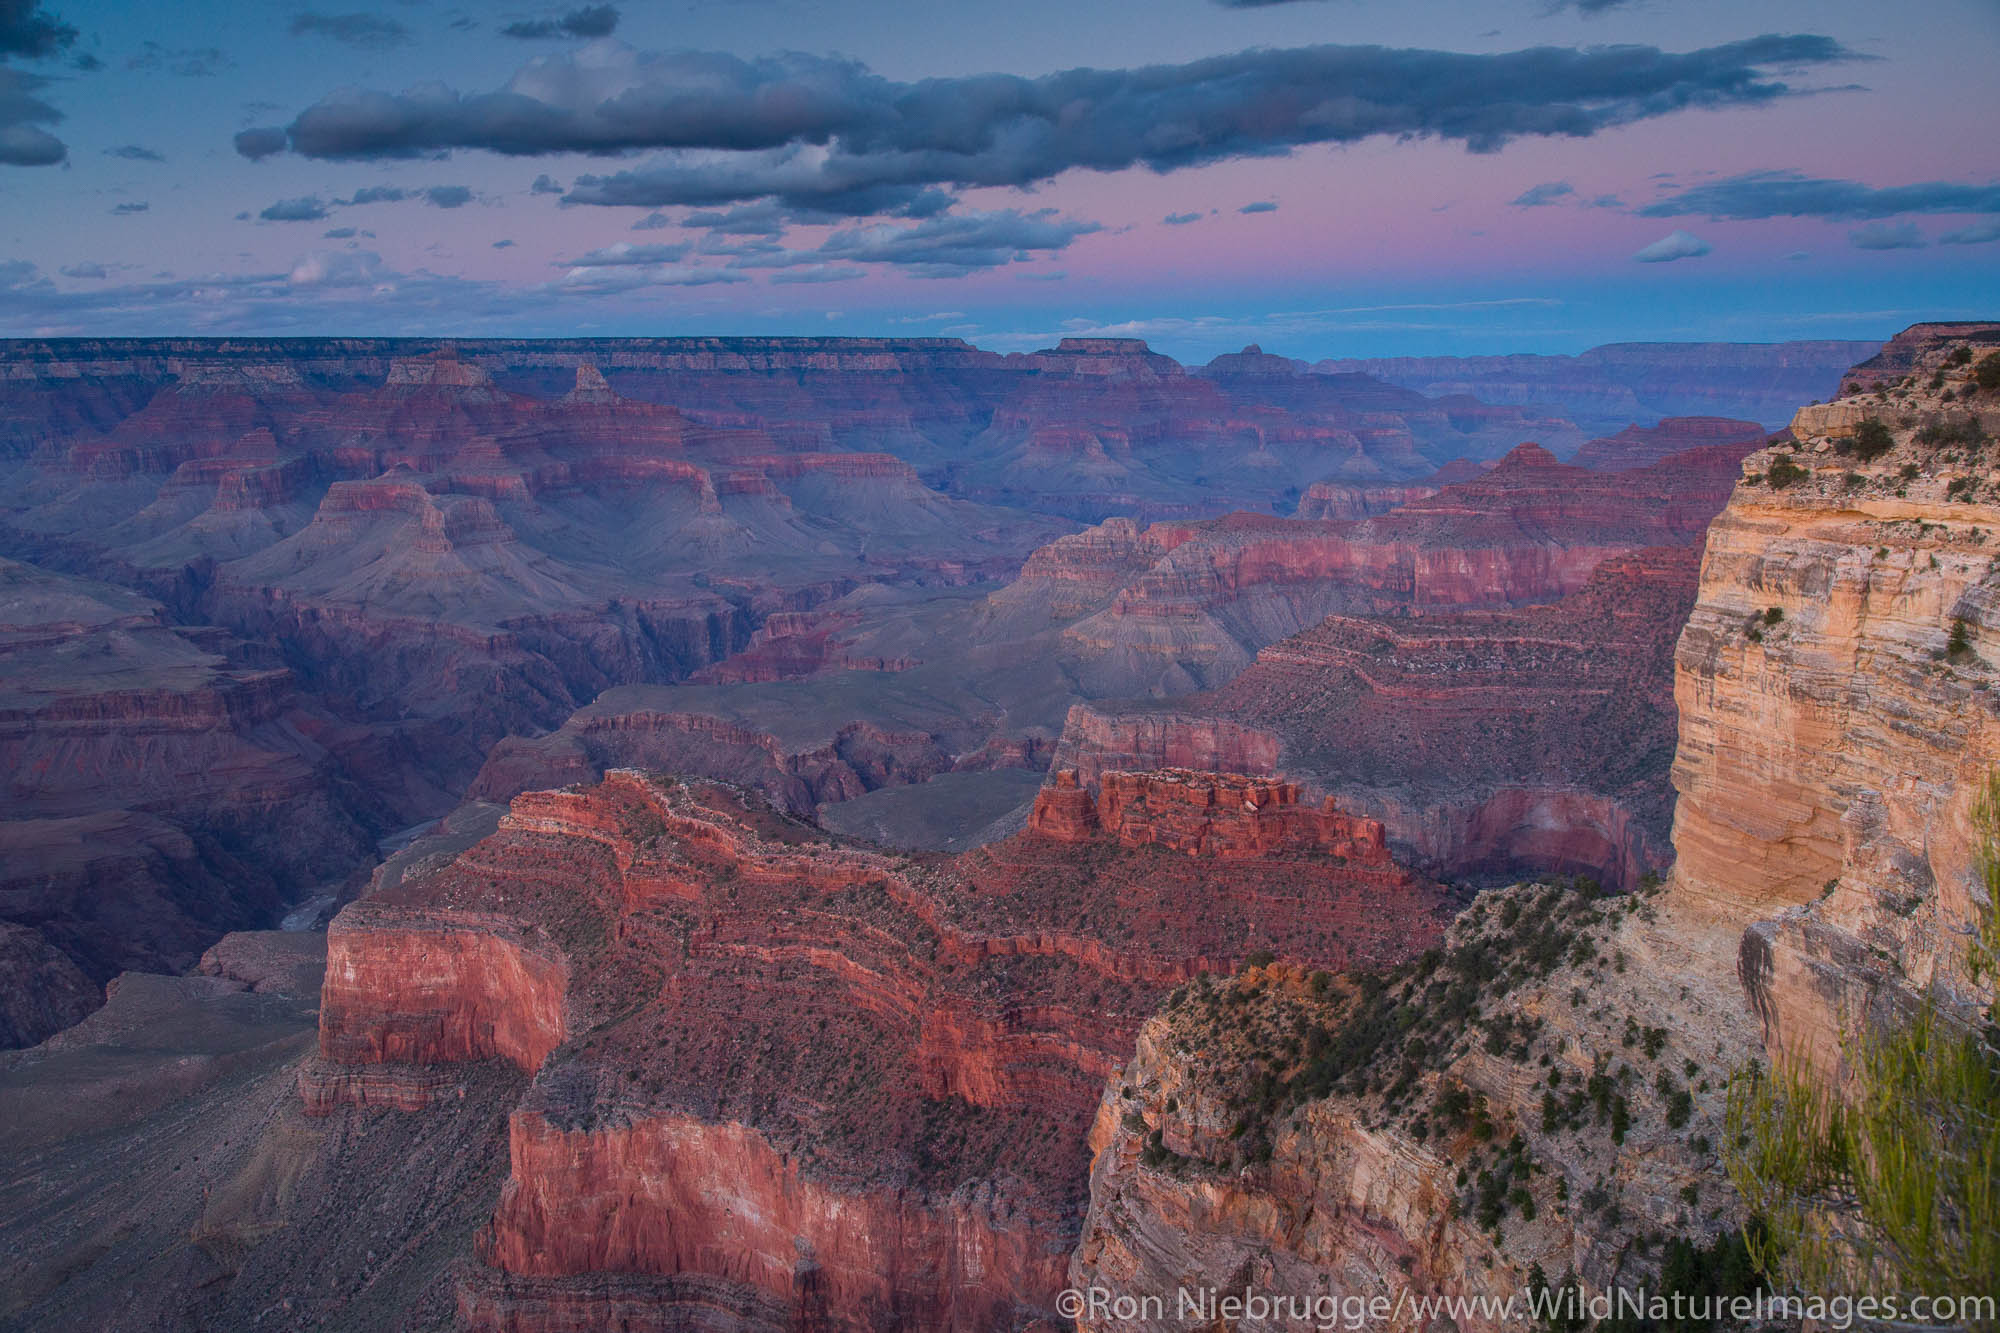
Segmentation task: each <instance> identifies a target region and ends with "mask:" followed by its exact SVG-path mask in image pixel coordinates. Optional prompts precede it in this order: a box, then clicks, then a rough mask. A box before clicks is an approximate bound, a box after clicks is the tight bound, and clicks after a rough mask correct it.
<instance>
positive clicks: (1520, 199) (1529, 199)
mask: <svg viewBox="0 0 2000 1333" xmlns="http://www.w3.org/2000/svg"><path fill="white" fill-rule="evenodd" d="M1575 193H1576V187H1575V186H1573V185H1571V184H1570V183H1569V182H1568V181H1544V182H1542V184H1540V185H1531V186H1529V187H1528V188H1527V189H1525V190H1523V191H1521V193H1519V194H1517V195H1515V196H1514V198H1513V200H1512V203H1513V205H1514V207H1516V208H1541V207H1543V206H1544V205H1546V204H1553V203H1555V202H1556V201H1557V200H1559V199H1567V198H1569V197H1570V196H1571V195H1573V194H1575Z"/></svg>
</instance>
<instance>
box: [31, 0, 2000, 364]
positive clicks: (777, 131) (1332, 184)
mask: <svg viewBox="0 0 2000 1333" xmlns="http://www.w3.org/2000/svg"><path fill="white" fill-rule="evenodd" d="M362 2H364V0H331V2H330V3H327V4H324V5H308V4H303V3H296V2H294V0H257V2H255V3H228V2H225V0H176V3H173V4H160V3H149V4H143V5H142V4H119V3H110V2H109V0H41V2H40V3H36V0H0V335H4V336H54V335H169V334H183V335H231V334H241V335H335V334H348V335H365V334H422V335H449V336H466V337H473V336H503V335H527V336H587V335H677V334H815V335H829V334H834V335H878V336H899V337H908V336H945V337H962V338H965V339H967V340H969V341H971V342H974V343H977V344H978V345H980V346H983V347H989V348H994V349H996V350H1000V351H1028V350H1032V349H1033V348H1036V347H1042V346H1047V345H1049V344H1050V343H1052V342H1053V341H1054V340H1055V339H1056V338H1059V337H1062V336H1065V335H1084V336H1132V337H1143V338H1145V339H1147V340H1148V341H1149V342H1150V343H1152V345H1153V346H1154V347H1156V348H1158V349H1160V350H1162V351H1165V352H1167V353H1169V354H1171V355H1174V356H1177V357H1180V358H1181V359H1183V360H1186V361H1201V360H1206V359H1207V358H1209V357H1211V356H1214V355H1216V354H1218V353H1221V352H1225V351H1233V350H1236V349H1238V348H1240V347H1242V346H1244V345H1245V344H1248V343H1253V342H1254V343H1257V344H1260V345H1261V346H1263V347H1264V348H1265V350H1267V351H1273V352H1279V353H1283V354H1285V355H1290V356H1297V357H1303V358H1307V359H1318V358H1321V357H1328V356H1374V355H1415V354H1427V353H1428V354H1460V355H1466V354H1488V353H1499V352H1514V351H1533V352H1575V351H1580V350H1582V349H1583V348H1586V347H1590V346H1593V345H1596V344H1599V343H1605V342H1617V341H1637V340H1655V339H1668V340H1683V339H1703V340H1729V341H1750V342H1769V341H1777V340H1784V339H1794V338H1885V337H1887V336H1889V335H1890V334H1892V333H1894V332H1895V331H1896V330H1898V329H1900V328H1902V327H1904V326H1906V325H1908V324H1910V323H1913V322H1916V321H1918V320H1921V319H1933V318H1935V319H1959V318H1980V317H2000V149H1996V147H1995V146H1994V139H1993V134H1992V126H1993V125H1994V123H1995V122H1996V113H2000V77H1996V76H1995V73H1994V71H1995V69H1996V68H2000V0H1924V2H1923V3H1921V4H1918V5H1912V6H1892V5H1884V4H1881V3H1880V0H1867V3H1847V2H1846V0H1751V2H1750V3H1745V2H1744V0H1727V2H1723V0H1715V2H1710V0H1129V2H1128V0H1061V2H1059V3H1058V2H1057V0H1009V3H1007V4H1004V5H1003V4H994V3H970V2H964V0H928V3H922V4H917V3H910V2H909V0H670V2H667V3H650V4H646V3H637V2H636V0H625V2H624V3H615V4H585V5H574V4H559V5H555V6H552V7H537V6H535V5H533V4H527V5H514V4H500V5H490V6H488V5H469V4H450V3H446V2H444V0H379V2H378V3H371V4H369V5H368V7H366V8H349V7H347V6H348V5H350V4H354V3H362Z"/></svg>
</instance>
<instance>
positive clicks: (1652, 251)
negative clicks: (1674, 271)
mask: <svg viewBox="0 0 2000 1333" xmlns="http://www.w3.org/2000/svg"><path fill="white" fill-rule="evenodd" d="M1709 249H1710V247H1709V244H1708V242H1707V241H1704V240H1703V239H1701V237H1699V236H1694V235H1690V234H1689V233H1687V232H1684V231H1671V232H1668V233H1667V234H1666V235H1665V236H1662V237H1661V238H1660V239H1659V240H1657V241H1654V242H1653V243H1652V244H1651V245H1648V246H1645V247H1643V248H1641V249H1640V251H1639V252H1638V253H1637V254H1635V255H1633V256H1632V258H1634V259H1636V260H1638V261H1639V262H1640V263H1642V264H1671V263H1672V262H1673V261H1674V260H1676V259H1699V258H1701V257H1702V256H1703V255H1705V254H1707V253H1708V252H1709Z"/></svg>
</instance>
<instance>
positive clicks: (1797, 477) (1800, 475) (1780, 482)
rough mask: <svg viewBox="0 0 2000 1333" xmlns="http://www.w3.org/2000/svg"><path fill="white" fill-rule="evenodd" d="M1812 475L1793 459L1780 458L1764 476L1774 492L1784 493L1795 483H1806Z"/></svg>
mask: <svg viewBox="0 0 2000 1333" xmlns="http://www.w3.org/2000/svg"><path fill="white" fill-rule="evenodd" d="M1811 475H1812V474H1811V473H1809V472H1807V471H1806V470H1805V469H1804V468H1802V467H1800V466H1799V465H1798V464H1797V463H1794V462H1792V460H1791V459H1789V458H1780V459H1778V460H1776V461H1775V462H1773V463H1772V464H1771V467H1770V470H1769V471H1767V472H1766V473H1765V474H1764V480H1765V481H1768V482H1769V483H1771V489H1772V490H1775V491H1782V490H1784V489H1785V487H1787V486H1789V485H1791V484H1792V483H1793V482H1795V481H1804V480H1805V479H1806V478H1807V477H1809V476H1811ZM1745 480H1746V481H1747V480H1748V478H1745Z"/></svg>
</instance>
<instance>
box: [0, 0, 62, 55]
mask: <svg viewBox="0 0 2000 1333" xmlns="http://www.w3.org/2000/svg"><path fill="white" fill-rule="evenodd" d="M74 45H76V29H75V28H73V27H71V26H70V25H69V24H67V23H64V22H63V21H62V20H61V19H59V18H57V17H56V16H55V15H53V14H51V13H49V12H48V11H47V10H45V9H43V8H42V7H41V6H40V5H39V4H37V3H35V0H0V56H20V57H22V58H24V59H28V60H40V59H43V58H44V57H47V56H52V55H57V54H59V53H61V52H63V51H67V50H68V49H69V48H70V47H72V46H74Z"/></svg>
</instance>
